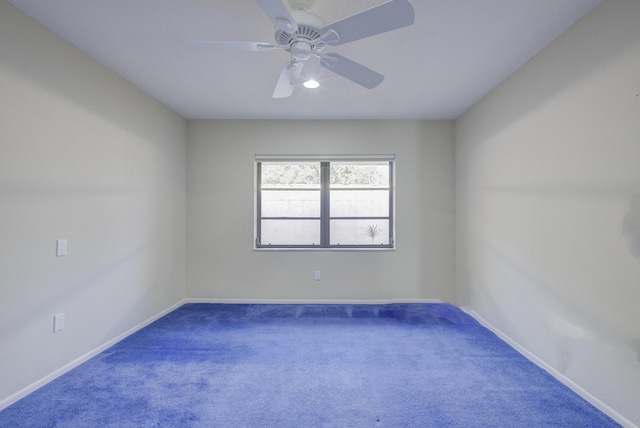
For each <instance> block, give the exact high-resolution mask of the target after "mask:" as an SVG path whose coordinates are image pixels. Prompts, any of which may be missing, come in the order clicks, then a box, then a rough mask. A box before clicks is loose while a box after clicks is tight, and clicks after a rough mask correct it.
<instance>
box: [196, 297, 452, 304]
mask: <svg viewBox="0 0 640 428" xmlns="http://www.w3.org/2000/svg"><path fill="white" fill-rule="evenodd" d="M183 303H223V304H225V303H226V304H256V305H313V304H317V305H387V304H394V303H442V301H441V300H436V299H389V300H338V299H213V298H188V299H185V300H184V301H183Z"/></svg>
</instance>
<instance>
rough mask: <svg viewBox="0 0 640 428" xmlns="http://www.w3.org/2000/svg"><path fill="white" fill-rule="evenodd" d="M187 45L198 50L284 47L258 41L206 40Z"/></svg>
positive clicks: (255, 49)
mask: <svg viewBox="0 0 640 428" xmlns="http://www.w3.org/2000/svg"><path fill="white" fill-rule="evenodd" d="M187 45H188V46H189V47H190V48H191V49H193V50H198V51H252V52H262V51H272V50H274V49H284V47H280V46H276V45H272V44H270V43H258V42H207V41H202V42H201V41H195V42H187Z"/></svg>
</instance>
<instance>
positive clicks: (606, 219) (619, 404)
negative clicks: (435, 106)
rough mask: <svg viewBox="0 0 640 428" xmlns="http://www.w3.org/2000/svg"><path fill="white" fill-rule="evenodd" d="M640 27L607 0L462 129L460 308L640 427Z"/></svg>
mask: <svg viewBox="0 0 640 428" xmlns="http://www.w3.org/2000/svg"><path fill="white" fill-rule="evenodd" d="M638 22H640V2H638V1H636V0H615V1H607V2H603V3H602V4H601V5H600V6H599V7H598V8H596V9H595V10H594V12H592V13H591V14H590V15H588V16H587V17H586V18H585V19H583V20H582V21H580V22H578V23H577V24H576V25H575V26H574V27H572V28H571V29H570V30H569V31H568V32H567V33H566V34H565V35H563V36H562V37H560V38H559V39H558V40H556V41H555V42H554V43H553V44H552V45H550V46H549V47H548V48H547V49H546V50H544V51H543V52H542V53H541V54H539V55H538V56H536V57H535V58H534V59H533V60H532V61H530V62H529V63H528V64H527V65H526V66H525V67H523V68H522V69H521V70H519V71H518V72H517V73H516V74H515V75H514V76H512V77H511V78H510V79H508V80H507V81H506V82H504V83H503V84H502V85H501V86H500V87H499V88H498V89H497V90H495V91H493V92H492V93H491V94H490V95H489V96H487V97H486V99H484V100H483V101H481V102H480V103H479V104H477V105H476V106H474V107H473V108H472V109H471V110H470V111H469V112H467V113H466V114H465V115H464V116H463V117H462V118H461V119H459V120H458V121H457V126H456V138H457V140H456V145H457V156H456V171H457V174H456V178H457V214H458V221H457V237H458V241H457V254H458V256H457V278H458V303H459V304H462V305H468V306H469V307H471V308H472V309H474V310H475V311H477V312H478V313H479V314H480V315H481V316H482V317H484V318H485V319H487V320H488V321H489V322H491V323H492V324H494V325H495V326H497V327H498V328H499V329H500V330H501V331H503V332H504V333H506V334H507V335H508V336H509V337H511V338H512V339H513V340H515V341H516V342H517V343H519V344H520V345H522V346H523V347H525V348H527V349H528V350H530V351H531V352H533V353H534V354H535V355H537V356H538V357H539V358H541V359H542V360H543V361H545V362H546V363H548V364H549V365H550V366H551V367H553V368H554V369H555V370H557V371H558V372H560V373H561V374H563V375H565V376H566V377H567V378H568V379H570V380H571V381H573V382H575V383H576V384H577V385H579V386H580V387H582V388H584V389H585V390H586V391H588V392H590V393H591V394H593V395H594V396H595V397H596V398H598V399H600V400H602V401H603V402H604V403H605V404H607V405H609V406H611V407H612V408H614V409H615V410H616V411H618V412H619V413H620V414H622V415H623V416H624V417H626V418H627V419H628V420H631V421H633V422H634V423H636V424H640V406H639V405H638V403H640V311H639V310H638V304H639V303H640V253H639V252H638V251H637V249H636V250H634V249H633V248H632V246H631V245H632V244H633V243H632V242H631V240H630V239H629V237H630V236H631V235H630V234H631V233H632V232H633V233H635V234H636V235H635V236H636V237H638V238H640V229H639V228H640V219H638V218H637V217H635V218H636V220H635V223H632V222H631V220H630V217H629V216H630V215H633V214H629V213H630V212H632V210H631V203H632V201H636V202H635V203H636V204H638V205H640V202H638V195H639V194H640V97H639V96H638V93H639V92H640V79H639V77H640V25H638ZM637 209H640V206H639V207H638V208H637ZM639 213H640V211H639ZM638 215H640V214H636V216H638ZM625 218H626V219H627V220H626V224H627V226H626V228H625V227H623V224H624V223H625ZM632 224H635V226H633V225H632ZM634 227H635V229H634ZM636 244H637V243H636ZM633 245H635V244H633Z"/></svg>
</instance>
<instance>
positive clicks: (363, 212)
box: [329, 189, 389, 217]
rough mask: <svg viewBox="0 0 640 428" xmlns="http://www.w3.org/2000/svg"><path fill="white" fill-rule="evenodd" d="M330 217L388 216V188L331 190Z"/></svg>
mask: <svg viewBox="0 0 640 428" xmlns="http://www.w3.org/2000/svg"><path fill="white" fill-rule="evenodd" d="M329 207H330V210H331V217H389V191H388V190H384V189H382V190H338V189H332V190H331V203H330V204H329Z"/></svg>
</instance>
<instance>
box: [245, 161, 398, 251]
mask: <svg viewBox="0 0 640 428" xmlns="http://www.w3.org/2000/svg"><path fill="white" fill-rule="evenodd" d="M262 162H292V163H296V162H301V163H302V162H318V163H320V164H321V165H326V168H328V164H330V163H332V162H343V163H344V162H354V163H359V162H389V168H390V174H389V181H390V183H389V189H388V190H389V216H388V217H386V216H385V217H384V219H385V220H388V224H389V230H388V231H387V233H388V235H389V243H388V244H371V245H364V244H362V245H356V244H347V245H332V244H331V243H330V236H329V233H330V232H329V230H330V227H329V224H330V221H331V220H332V219H336V218H332V217H330V212H329V208H328V201H329V198H330V191H331V190H330V187H329V182H328V174H327V173H323V175H324V177H325V179H326V182H324V183H322V184H321V190H320V191H321V193H322V196H321V201H322V202H321V213H320V217H319V218H318V219H319V220H320V222H321V223H322V226H321V235H322V236H321V241H322V242H320V243H317V244H315V243H314V244H311V243H310V244H308V245H295V244H294V245H285V244H282V245H270V244H265V243H261V242H260V231H261V221H262V220H263V219H271V218H266V217H265V218H263V217H262V216H261V207H260V204H261V195H262V189H261V188H260V166H261V164H262ZM254 163H255V165H254V173H255V176H254V186H255V188H254V250H258V251H262V250H267V251H269V250H320V251H326V250H375V251H381V250H383V251H384V250H387V251H388V250H395V246H396V239H395V236H396V230H395V229H396V227H395V218H396V215H395V210H396V201H395V194H396V190H395V183H396V179H395V171H396V166H395V155H392V154H391V155H390V154H384V155H264V154H261V155H255V162H254ZM358 218H362V219H366V218H371V219H383V218H382V217H366V216H362V217H358ZM351 219H355V218H351ZM271 220H273V219H271Z"/></svg>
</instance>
